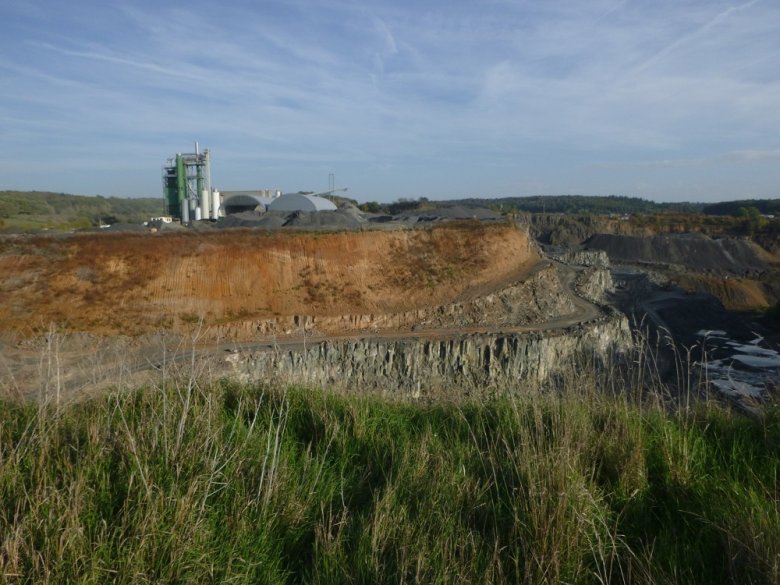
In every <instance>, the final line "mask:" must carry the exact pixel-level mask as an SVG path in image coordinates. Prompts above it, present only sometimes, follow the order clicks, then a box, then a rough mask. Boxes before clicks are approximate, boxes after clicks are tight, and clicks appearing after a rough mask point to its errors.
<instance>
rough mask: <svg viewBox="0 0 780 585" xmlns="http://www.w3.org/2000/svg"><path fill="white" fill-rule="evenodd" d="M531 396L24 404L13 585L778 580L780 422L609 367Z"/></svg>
mask: <svg viewBox="0 0 780 585" xmlns="http://www.w3.org/2000/svg"><path fill="white" fill-rule="evenodd" d="M631 383H634V382H633V381H632V382H631ZM596 388H600V391H597V390H596ZM511 390H512V391H511V392H507V393H506V395H504V396H501V397H497V398H494V399H490V400H487V401H482V402H476V401H474V402H469V401H463V400H461V401H439V402H435V403H428V404H420V403H411V402H404V401H398V400H396V401H389V400H387V399H382V398H380V397H376V396H359V395H354V394H346V393H338V392H327V391H321V390H312V389H304V388H282V387H268V386H263V385H256V386H251V385H236V384H232V383H229V382H217V383H211V384H204V385H199V384H198V383H197V380H196V379H195V378H192V377H190V378H185V379H183V380H180V381H178V382H175V381H173V380H170V379H168V380H166V382H165V383H164V384H163V383H160V384H159V385H157V386H149V387H146V388H139V389H137V390H134V391H130V392H128V391H121V392H120V391H115V392H111V393H107V394H104V395H102V396H99V397H95V398H90V399H87V400H84V401H81V402H78V403H71V404H65V403H62V402H59V403H57V402H55V401H50V402H47V401H43V402H37V403H31V402H21V401H18V400H11V399H8V400H5V401H3V402H1V403H0V581H2V582H7V583H106V582H113V583H145V582H149V583H158V582H164V583H300V582H309V583H486V582H489V583H665V582H666V583H730V582H734V583H737V582H738V583H777V582H780V501H779V499H778V493H779V490H778V488H779V487H780V486H779V485H778V463H779V462H780V453H779V452H778V445H780V414H779V413H778V411H777V410H774V409H771V408H770V409H768V410H767V412H766V414H765V416H763V417H760V418H746V417H743V416H741V415H739V414H735V413H733V412H731V411H730V410H728V409H726V408H723V407H721V406H719V405H717V404H715V403H703V402H701V403H699V402H697V403H695V404H693V405H691V404H688V405H686V406H687V407H686V408H675V409H670V408H668V405H667V404H666V402H665V401H664V400H661V399H660V398H659V395H658V394H657V393H651V395H649V396H648V395H640V393H638V392H636V393H631V392H628V391H627V388H625V387H623V386H621V385H620V384H619V383H617V382H615V381H614V380H606V379H604V378H602V377H600V376H599V375H598V373H597V372H596V370H595V369H594V368H590V369H588V368H585V369H581V370H580V371H578V372H577V373H576V374H571V375H569V376H565V377H564V378H563V379H562V380H561V383H560V389H559V391H557V392H537V391H532V390H528V391H525V390H522V391H518V389H511Z"/></svg>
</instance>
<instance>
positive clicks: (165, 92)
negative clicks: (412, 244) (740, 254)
mask: <svg viewBox="0 0 780 585" xmlns="http://www.w3.org/2000/svg"><path fill="white" fill-rule="evenodd" d="M778 31H780V2H778V0H749V1H740V0H735V1H733V2H728V1H721V0H655V1H652V2H650V1H648V0H545V1H540V0H535V1H530V0H529V1H524V0H479V1H476V0H474V1H464V0H447V1H444V0H414V1H412V0H354V1H353V0H283V1H280V2H276V1H267V0H256V1H252V0H220V1H219V2H216V1H212V2H202V1H200V0H192V1H188V2H181V1H179V0H164V1H161V2H160V1H157V2H153V1H151V0H123V1H122V0H117V1H115V2H105V1H103V0H70V1H69V2H62V1H61V0H56V1H55V0H16V1H6V2H2V3H0V190H2V189H19V190H28V189H29V190H51V191H56V192H66V193H77V194H83V195H95V194H102V195H104V196H110V195H115V196H161V191H162V179H161V167H162V166H163V164H164V163H165V161H166V159H168V158H169V157H171V156H173V155H175V154H176V153H177V152H193V151H194V148H195V146H194V142H195V141H196V140H197V141H198V142H199V144H200V148H201V149H202V148H208V149H209V150H210V153H211V159H212V183H213V184H214V186H215V187H217V188H219V189H221V190H240V189H264V188H268V189H280V190H282V191H299V190H305V191H324V190H326V189H327V188H328V185H329V175H330V174H331V173H333V175H334V176H335V183H336V185H337V186H338V187H347V188H348V189H349V190H348V192H347V193H346V195H347V196H349V197H353V198H355V199H357V200H359V201H371V200H376V201H392V200H395V199H398V198H400V197H406V198H417V197H428V198H430V199H445V198H459V197H506V196H522V195H545V194H547V195H554V194H585V195H610V194H615V195H628V196H636V197H643V198H646V199H652V200H656V201H720V200H728V199H744V198H751V197H753V198H759V197H780V34H779V33H778Z"/></svg>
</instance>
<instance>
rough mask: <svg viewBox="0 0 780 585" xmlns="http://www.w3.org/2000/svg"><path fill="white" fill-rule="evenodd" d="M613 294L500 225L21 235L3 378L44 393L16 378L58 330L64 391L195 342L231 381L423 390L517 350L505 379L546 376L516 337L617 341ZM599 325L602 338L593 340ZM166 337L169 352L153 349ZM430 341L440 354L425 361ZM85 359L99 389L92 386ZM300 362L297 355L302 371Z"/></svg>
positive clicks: (12, 251)
mask: <svg viewBox="0 0 780 585" xmlns="http://www.w3.org/2000/svg"><path fill="white" fill-rule="evenodd" d="M583 282H584V283H588V284H587V286H585V288H586V289H593V287H594V286H595V288H596V289H597V290H595V291H594V290H591V293H592V294H591V297H590V299H588V298H585V297H584V296H583V295H582V294H578V293H577V292H575V289H577V290H578V291H580V289H581V288H582V287H583V284H582V283H583ZM609 284H610V281H609V278H608V273H606V271H604V270H601V271H598V273H594V271H593V270H592V269H590V270H586V269H583V268H582V267H580V268H573V267H571V266H567V265H564V264H562V263H560V262H554V261H552V260H550V259H548V258H545V257H544V256H543V254H542V253H541V250H540V248H539V247H538V245H537V244H536V243H535V242H534V241H533V239H532V238H531V237H530V236H529V234H528V232H527V231H526V230H524V229H521V228H518V227H517V226H515V225H513V224H510V223H504V224H496V223H490V224H487V223H482V222H478V221H466V222H451V223H449V224H446V225H438V226H434V227H428V228H424V229H422V228H417V229H397V230H382V231H352V232H348V231H344V232H326V233H322V232H316V233H311V232H292V233H290V232H287V233H278V232H267V231H258V230H241V229H239V230H222V231H219V232H215V233H207V234H198V233H168V234H165V233H158V234H85V235H71V236H61V237H34V236H21V237H13V238H5V239H4V240H3V241H2V243H1V244H0V292H1V293H2V294H3V295H4V299H5V302H4V303H3V305H2V308H0V333H1V334H2V340H3V341H2V343H3V356H4V361H5V362H6V365H5V367H6V368H7V369H8V370H9V371H13V372H14V373H15V375H14V380H15V384H16V386H17V391H19V392H22V393H29V392H30V391H31V390H30V388H31V387H32V386H35V385H36V384H37V386H38V387H40V380H39V381H38V382H37V383H36V384H23V383H22V381H31V380H36V379H39V378H41V377H47V376H50V375H51V367H49V362H48V361H47V367H46V368H45V369H46V372H42V371H41V357H40V352H41V350H42V348H43V349H46V348H48V349H49V350H51V343H52V341H51V339H52V333H55V332H56V335H57V347H56V352H57V355H56V359H57V360H58V364H57V367H58V372H59V373H58V382H57V383H58V384H61V385H63V386H68V387H71V388H76V389H77V390H83V389H85V388H89V387H93V386H99V385H100V383H110V379H111V378H112V377H114V378H115V377H116V372H117V371H119V370H120V369H122V368H124V369H123V370H122V371H123V372H125V374H128V375H129V374H132V375H136V374H138V373H140V372H142V371H146V370H154V369H155V368H159V367H160V366H159V363H158V362H159V361H160V359H159V355H161V354H164V353H166V352H168V353H169V354H170V355H174V354H176V350H177V349H179V350H181V348H182V347H184V346H187V347H188V348H189V350H190V351H194V349H193V348H194V347H195V346H196V345H197V348H198V349H197V352H198V362H199V363H200V362H206V361H208V362H209V363H210V364H211V365H210V366H209V367H210V368H213V369H215V371H216V370H218V371H220V372H223V373H224V372H227V373H228V374H231V375H239V376H240V377H244V378H245V377H246V375H247V372H249V371H251V370H253V369H254V370H253V371H254V374H253V376H254V379H256V380H257V379H266V378H268V377H270V376H280V375H283V376H284V377H285V379H286V380H288V381H291V382H296V381H301V380H302V381H308V382H311V383H329V384H334V383H340V382H346V381H350V380H351V381H352V382H354V383H358V381H359V383H360V384H362V385H364V386H365V385H368V386H370V387H379V386H380V385H382V384H384V385H386V386H389V387H393V385H395V386H404V385H405V386H406V387H412V386H414V387H417V388H418V387H419V386H420V385H423V386H424V385H426V384H431V383H433V382H432V380H434V379H436V380H438V383H441V384H444V383H447V381H448V380H449V381H457V379H458V378H463V377H469V378H470V379H473V380H476V379H478V378H480V377H481V376H482V377H484V376H483V375H484V374H487V375H488V378H491V374H490V372H493V374H492V377H493V378H496V379H498V378H501V379H504V378H506V372H505V371H504V370H502V371H501V373H500V376H498V374H499V372H498V369H497V364H499V363H502V360H503V361H504V362H506V363H509V362H513V363H514V362H517V363H518V364H520V362H523V363H525V362H528V359H526V360H525V362H524V361H523V359H520V358H519V357H518V356H519V355H520V352H521V349H520V347H521V346H522V347H523V348H525V349H523V350H522V351H524V352H525V353H528V352H529V351H531V353H532V354H533V355H535V356H536V357H535V358H534V359H535V360H536V362H535V365H533V366H528V365H523V366H522V367H520V365H518V367H517V368H516V370H517V371H516V372H515V374H510V375H509V379H511V378H513V376H514V378H517V379H521V378H522V377H523V376H526V377H527V376H534V377H538V376H546V375H547V373H548V371H550V370H551V369H554V368H553V365H554V363H555V361H556V359H557V358H559V357H560V355H558V354H557V353H556V351H557V350H556V348H555V345H556V344H555V343H552V344H551V343H550V342H548V341H545V342H544V343H542V344H541V345H539V344H537V345H536V346H535V347H536V349H532V350H529V349H528V348H529V347H530V346H529V345H528V344H527V343H525V342H522V343H520V342H518V339H520V338H523V339H525V338H528V336H531V335H533V336H536V337H534V339H537V340H538V339H542V338H545V339H548V338H555V339H563V338H564V337H567V336H568V337H572V336H574V337H576V339H577V341H575V342H574V343H571V342H567V344H568V345H567V347H569V350H567V351H571V352H573V351H580V350H587V348H588V347H590V346H591V345H594V346H596V345H597V346H598V347H599V348H600V349H599V351H604V352H606V351H609V350H611V349H612V346H615V345H621V344H624V345H625V344H626V343H629V342H630V333H629V332H628V328H627V326H626V323H625V318H624V317H622V316H619V315H615V314H613V313H610V312H609V311H607V310H606V308H605V307H604V306H602V305H600V304H599V300H600V298H601V296H602V295H603V292H604V289H605V287H606V288H608V287H609ZM580 293H581V291H580ZM585 296H587V295H585ZM605 320H611V321H614V323H615V325H614V331H613V332H611V333H610V334H609V335H607V336H606V337H605V336H604V335H600V336H599V335H595V334H594V333H593V331H595V329H593V328H600V329H599V330H600V331H602V333H603V331H604V327H605ZM589 327H590V329H588V328H589ZM607 327H608V326H607ZM586 330H587V331H586ZM594 335H595V336H594ZM477 338H479V339H480V340H481V341H479V342H478V343H476V345H474V343H472V342H474V340H475V339H477ZM597 338H598V339H597ZM173 339H176V342H175V345H176V347H175V348H172V347H162V346H164V345H165V344H168V345H171V343H172V341H171V340H173ZM586 339H588V341H584V340H586ZM182 340H184V341H182ZM469 340H470V341H469ZM436 343H441V344H443V345H441V346H437V349H436V351H435V352H434V353H432V349H431V348H432V347H433V346H432V345H431V344H436ZM361 344H362V345H361ZM470 344H471V345H470ZM564 345H566V344H564ZM542 346H544V349H540V348H541V347H542ZM586 346H587V347H586ZM513 347H514V348H515V350H514V352H513V351H512V350H511V348H513ZM560 347H562V345H561V344H560V343H559V344H558V348H559V349H560ZM328 348H330V349H328ZM345 348H348V349H345ZM420 348H423V349H420ZM448 348H449V349H448ZM486 348H487V349H486ZM491 348H492V349H491ZM312 351H315V352H319V353H318V355H321V356H324V357H322V359H320V360H319V361H318V359H316V358H314V357H312V354H311V352H312ZM507 352H509V353H507ZM226 353H227V354H229V355H227V358H226V357H225V354H226ZM361 354H362V355H364V356H366V357H365V359H363V360H358V361H360V362H361V363H360V364H358V363H357V362H356V359H357V358H356V357H355V356H358V355H361ZM418 354H419V355H418ZM456 354H457V355H456ZM510 354H511V355H510ZM96 355H101V356H103V357H102V358H101V367H102V368H103V370H104V373H102V374H101V375H100V376H96V375H95V374H94V373H92V374H90V373H89V367H90V363H93V362H94V361H95V357H94V356H96ZM241 355H243V356H245V358H246V359H244V358H241V357H237V356H241ZM259 355H263V356H265V357H264V358H263V359H259V358H258V356H259ZM301 355H304V356H309V357H307V358H306V361H307V366H306V367H303V366H301V365H300V363H299V359H301V358H300V357H296V356H301ZM338 355H341V357H339V358H334V356H338ZM393 355H398V356H406V357H403V358H402V359H401V361H402V362H403V361H404V360H406V366H404V367H401V368H400V369H398V368H397V364H396V366H393V363H392V362H393V357H392V356H393ZM454 355H456V357H452V356H454ZM109 356H113V357H109ZM377 356H379V357H377ZM409 356H416V357H413V358H412V357H409ZM420 356H423V357H420ZM448 356H450V357H448ZM467 356H470V357H467ZM334 359H335V361H333V360H334ZM372 360H373V361H374V362H376V363H375V364H374V365H368V366H366V363H368V362H371V361H372ZM409 360H412V361H414V362H415V363H416V364H418V365H417V366H414V367H412V365H410V364H411V362H410V361H409ZM453 360H454V361H453ZM507 360H508V361H507ZM239 362H240V363H239ZM260 362H262V366H261V365H258V364H260ZM434 362H436V363H434ZM548 362H549V363H548ZM326 363H327V368H325V369H323V367H324V365H323V364H326ZM423 363H427V365H426V366H423V365H421V364H423ZM443 363H449V364H450V365H449V366H446V367H445V366H441V364H443ZM65 364H71V365H73V366H74V367H66V366H65ZM247 364H250V365H251V367H249V366H248V365H247ZM315 364H319V365H315ZM491 364H492V365H491ZM245 366H246V367H245ZM321 366H322V367H321ZM440 366H441V367H440ZM318 368H319V370H318ZM394 368H396V369H394ZM239 370H240V373H239ZM325 370H327V374H324V373H322V374H321V375H319V374H315V373H314V372H316V371H320V372H324V371H325ZM412 370H414V371H413V372H412ZM358 371H359V372H360V374H359V375H358V374H355V373H354V372H358ZM435 371H436V372H439V374H435V375H434V372H435ZM22 372H24V374H22ZM64 372H67V374H65V373H64ZM497 376H498V377H497ZM98 378H99V379H100V380H99V382H100V383H98Z"/></svg>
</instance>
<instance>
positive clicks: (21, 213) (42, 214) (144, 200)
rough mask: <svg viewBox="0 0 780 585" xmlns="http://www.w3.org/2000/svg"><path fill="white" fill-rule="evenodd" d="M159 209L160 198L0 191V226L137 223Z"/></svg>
mask: <svg viewBox="0 0 780 585" xmlns="http://www.w3.org/2000/svg"><path fill="white" fill-rule="evenodd" d="M162 210H163V202H162V198H161V197H139V198H124V197H102V196H100V195H97V196H94V197H89V196H83V195H68V194H66V193H51V192H47V191H0V229H5V230H30V229H46V228H49V229H78V228H88V227H95V226H99V225H101V224H114V223H141V222H144V221H148V220H149V218H150V217H151V216H153V215H160V214H161V213H162Z"/></svg>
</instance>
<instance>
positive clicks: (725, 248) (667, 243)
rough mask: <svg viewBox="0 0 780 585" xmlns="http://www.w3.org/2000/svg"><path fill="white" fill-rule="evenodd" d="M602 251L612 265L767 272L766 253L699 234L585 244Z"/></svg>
mask: <svg viewBox="0 0 780 585" xmlns="http://www.w3.org/2000/svg"><path fill="white" fill-rule="evenodd" d="M585 246H586V247H587V248H588V249H590V250H603V251H604V252H606V253H607V254H608V255H609V259H610V260H611V261H612V262H613V263H624V264H646V265H655V266H662V267H670V268H671V267H679V268H684V269H685V270H690V271H694V272H711V273H715V274H720V275H740V276H742V275H748V274H758V273H760V272H763V271H765V270H766V269H767V268H768V263H767V258H766V252H764V251H763V250H761V248H759V247H758V246H757V245H755V244H753V243H752V242H749V241H747V240H739V239H735V238H720V239H713V238H710V237H708V236H705V235H702V234H661V235H657V236H652V237H642V236H621V235H613V234H596V235H594V236H593V237H591V238H590V239H589V240H588V241H587V242H586V244H585Z"/></svg>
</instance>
